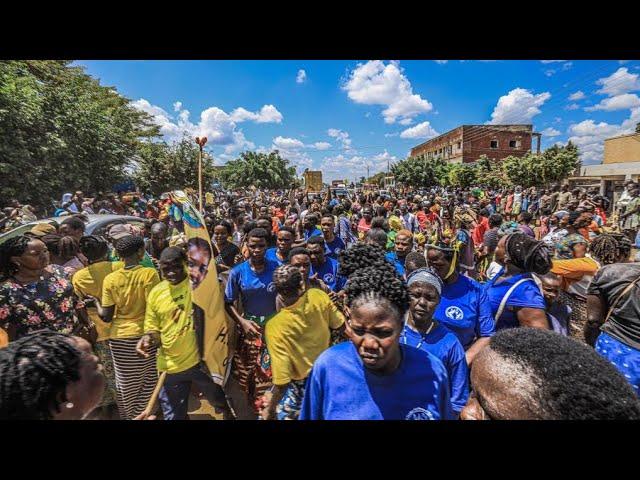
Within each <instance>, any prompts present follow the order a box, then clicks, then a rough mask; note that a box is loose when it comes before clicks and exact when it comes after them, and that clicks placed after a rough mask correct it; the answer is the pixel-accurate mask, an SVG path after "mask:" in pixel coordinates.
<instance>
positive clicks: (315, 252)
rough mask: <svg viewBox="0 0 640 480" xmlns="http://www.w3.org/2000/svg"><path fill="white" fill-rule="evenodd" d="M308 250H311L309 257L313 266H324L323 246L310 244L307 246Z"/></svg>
mask: <svg viewBox="0 0 640 480" xmlns="http://www.w3.org/2000/svg"><path fill="white" fill-rule="evenodd" d="M307 250H309V257H310V260H311V264H312V265H313V266H314V267H319V266H320V265H324V248H323V245H321V244H319V243H310V244H308V245H307Z"/></svg>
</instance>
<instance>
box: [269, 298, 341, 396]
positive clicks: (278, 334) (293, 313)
mask: <svg viewBox="0 0 640 480" xmlns="http://www.w3.org/2000/svg"><path fill="white" fill-rule="evenodd" d="M343 323H344V316H343V315H342V313H340V311H339V310H338V309H337V308H336V306H335V305H334V304H333V302H332V301H331V299H330V298H329V296H328V295H327V294H326V293H324V292H323V291H322V290H318V289H317V288H311V289H309V290H307V291H306V292H305V293H304V295H302V297H300V298H299V299H298V301H297V302H296V303H294V304H293V305H291V306H289V307H284V308H283V309H282V310H280V311H279V312H278V313H277V314H276V315H275V316H274V317H273V318H271V320H269V321H268V322H267V325H266V327H265V337H266V341H267V348H268V349H269V355H270V357H271V372H272V375H273V383H274V385H286V384H287V383H289V382H290V381H292V380H303V379H304V378H306V377H307V375H309V372H310V371H311V367H312V366H313V362H315V360H316V358H318V356H319V355H320V354H321V353H322V352H324V351H325V350H326V349H327V348H329V341H330V332H329V329H330V328H331V329H336V328H339V327H340V326H341V325H342V324H343Z"/></svg>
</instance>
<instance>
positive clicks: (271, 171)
mask: <svg viewBox="0 0 640 480" xmlns="http://www.w3.org/2000/svg"><path fill="white" fill-rule="evenodd" d="M221 177H222V182H223V183H224V184H225V185H226V186H228V187H230V188H246V187H249V186H251V185H255V186H256V187H257V188H269V189H285V188H291V186H292V185H294V182H295V181H296V169H295V167H290V166H289V160H287V159H286V158H282V157H281V156H280V152H279V151H278V150H274V151H273V152H271V153H268V154H267V153H258V152H242V153H241V154H240V158H237V159H235V160H231V161H229V162H227V164H226V166H225V168H224V170H223V171H222V174H221Z"/></svg>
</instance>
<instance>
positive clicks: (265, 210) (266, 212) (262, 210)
mask: <svg viewBox="0 0 640 480" xmlns="http://www.w3.org/2000/svg"><path fill="white" fill-rule="evenodd" d="M260 215H269V208H268V207H260Z"/></svg>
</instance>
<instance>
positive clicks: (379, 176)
mask: <svg viewBox="0 0 640 480" xmlns="http://www.w3.org/2000/svg"><path fill="white" fill-rule="evenodd" d="M386 176H387V173H386V172H379V173H376V174H375V175H373V176H371V177H369V178H368V179H367V181H366V183H373V184H374V185H378V186H380V185H382V184H383V182H384V177H386ZM363 178H364V177H363ZM363 183H365V182H363Z"/></svg>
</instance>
